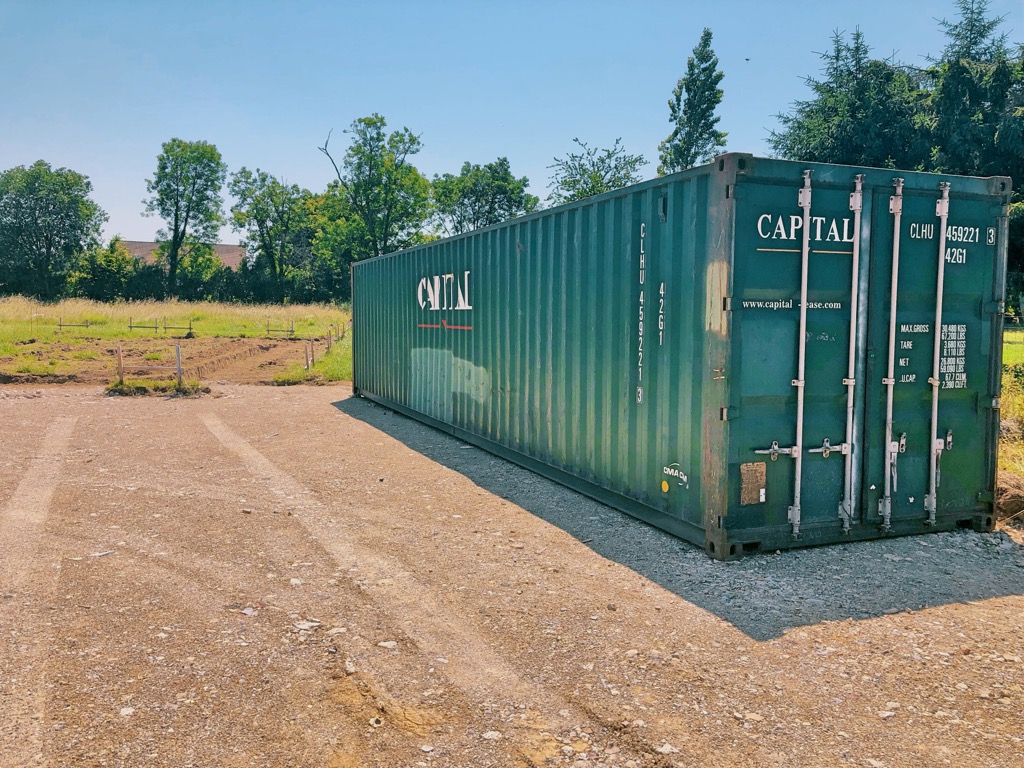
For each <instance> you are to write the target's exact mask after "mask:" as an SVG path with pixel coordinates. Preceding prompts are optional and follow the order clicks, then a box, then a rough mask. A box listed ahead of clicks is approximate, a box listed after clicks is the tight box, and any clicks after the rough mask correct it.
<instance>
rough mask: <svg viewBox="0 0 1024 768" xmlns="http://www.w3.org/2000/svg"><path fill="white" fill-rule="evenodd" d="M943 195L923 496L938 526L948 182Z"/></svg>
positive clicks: (938, 207)
mask: <svg viewBox="0 0 1024 768" xmlns="http://www.w3.org/2000/svg"><path fill="white" fill-rule="evenodd" d="M939 189H940V190H941V192H942V197H940V198H939V199H938V200H936V201H935V215H936V216H938V217H939V271H938V275H937V277H936V278H935V329H934V347H933V349H932V375H931V377H929V379H928V383H929V384H931V385H932V435H931V438H932V439H931V442H929V445H931V446H932V450H931V452H930V455H929V457H928V494H927V495H926V496H925V497H924V509H925V512H927V513H928V519H927V520H925V525H935V511H936V509H937V508H938V503H937V496H938V489H939V459H941V458H942V451H943V449H944V448H945V446H946V441H945V440H943V439H942V438H940V437H939V385H940V383H939V363H940V362H941V359H942V283H943V278H944V277H945V274H946V222H947V221H948V220H949V182H948V181H943V182H941V183H940V184H939Z"/></svg>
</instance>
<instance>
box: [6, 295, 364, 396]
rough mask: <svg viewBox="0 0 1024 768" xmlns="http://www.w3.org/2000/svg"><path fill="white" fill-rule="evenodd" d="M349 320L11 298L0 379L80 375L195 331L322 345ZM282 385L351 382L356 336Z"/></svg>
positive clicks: (181, 305)
mask: <svg viewBox="0 0 1024 768" xmlns="http://www.w3.org/2000/svg"><path fill="white" fill-rule="evenodd" d="M350 319H351V313H350V311H349V309H348V307H337V306H333V305H324V304H304V305H288V306H280V305H243V304H216V303H211V302H200V303H190V302H181V301H161V302H156V301H148V302H132V303H121V304H101V303H98V302H94V301H87V300H84V299H69V300H65V301H62V302H59V303H57V304H42V303H39V302H36V301H32V300H31V299H25V298H22V297H7V298H3V299H0V373H11V374H28V375H35V376H53V375H74V374H75V372H76V370H77V369H79V368H80V367H81V365H82V364H84V363H86V362H88V361H91V360H95V359H97V358H98V357H99V356H100V355H101V354H103V353H104V350H102V349H101V348H102V347H103V346H104V345H106V346H109V345H110V344H116V343H118V342H122V341H126V340H132V339H147V338H169V337H182V336H184V335H185V334H187V333H188V328H189V327H191V328H192V334H193V335H194V336H195V337H199V338H207V339H209V338H222V339H235V338H253V339H258V338H268V337H269V338H298V339H303V338H321V339H322V338H325V337H326V336H327V334H328V333H329V332H330V331H331V329H332V328H333V329H335V331H337V330H338V329H344V328H345V327H346V326H347V325H348V324H349V321H350ZM190 323H191V326H190ZM136 326H148V328H147V327H141V328H140V327H136ZM165 326H167V330H166V331H165V330H164V327H165ZM154 327H155V328H156V330H154ZM268 329H269V330H268ZM292 331H293V332H292ZM162 358H164V355H162V354H161V353H159V352H152V353H150V354H148V355H147V360H150V361H157V362H159V361H160V360H161V359H162ZM276 378H277V379H278V380H279V381H280V383H285V384H287V383H299V382H302V381H344V380H351V378H352V346H351V334H349V335H348V338H347V340H343V343H341V344H335V345H334V347H333V348H332V350H331V352H329V353H328V354H326V355H324V356H322V357H321V358H319V359H318V360H317V361H316V363H315V365H314V366H313V369H312V370H310V371H307V370H306V369H305V368H304V367H303V366H301V365H299V366H293V367H292V368H290V369H289V370H287V371H284V372H282V373H281V374H279V375H278V376H277V377H276Z"/></svg>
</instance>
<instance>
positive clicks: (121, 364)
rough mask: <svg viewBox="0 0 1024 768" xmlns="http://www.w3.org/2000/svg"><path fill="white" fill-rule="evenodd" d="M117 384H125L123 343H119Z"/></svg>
mask: <svg viewBox="0 0 1024 768" xmlns="http://www.w3.org/2000/svg"><path fill="white" fill-rule="evenodd" d="M117 384H118V386H121V387H123V386H124V359H123V358H122V357H121V345H120V344H118V345H117Z"/></svg>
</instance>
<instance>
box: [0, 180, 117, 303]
mask: <svg viewBox="0 0 1024 768" xmlns="http://www.w3.org/2000/svg"><path fill="white" fill-rule="evenodd" d="M90 194H92V183H91V182H90V181H89V177H88V176H83V175H82V174H80V173H77V172H75V171H72V170H69V169H67V168H58V169H56V170H54V169H53V168H51V167H50V164H49V163H47V162H44V161H42V160H39V161H37V162H35V163H34V164H33V165H31V166H29V167H25V166H23V165H19V166H18V167H16V168H11V169H10V170H7V171H4V172H3V173H0V292H3V293H24V294H27V295H30V296H35V297H37V298H40V299H54V298H57V297H59V296H60V295H62V294H63V292H64V290H65V283H66V280H67V276H68V274H69V273H70V272H71V270H72V268H73V267H74V266H75V263H76V261H77V259H78V256H79V254H81V252H82V251H84V250H86V249H87V248H90V247H91V246H93V245H95V243H96V242H97V241H98V240H99V234H100V227H101V226H102V225H103V222H104V221H106V220H107V215H106V213H104V212H103V209H102V208H100V207H99V206H98V205H97V204H96V203H95V202H93V201H92V199H91V198H90V197H89V195H90Z"/></svg>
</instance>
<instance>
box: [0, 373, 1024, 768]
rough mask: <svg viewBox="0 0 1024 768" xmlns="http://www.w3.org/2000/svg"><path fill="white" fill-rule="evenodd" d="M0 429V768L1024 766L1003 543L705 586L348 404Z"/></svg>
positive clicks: (19, 412)
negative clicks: (86, 767)
mask: <svg viewBox="0 0 1024 768" xmlns="http://www.w3.org/2000/svg"><path fill="white" fill-rule="evenodd" d="M0 424H2V426H3V431H2V432H0V449H2V450H0V765H2V766H4V768H7V767H11V768H13V767H14V766H18V767H20V766H53V767H56V766H76V767H78V766H124V767H126V768H127V767H129V766H131V767H132V768H136V767H140V766H175V767H176V768H184V767H186V766H195V767H196V768H199V767H200V766H202V767H203V768H206V767H208V766H239V767H241V766H246V767H250V766H268V767H274V768H277V767H278V766H281V767H285V766H287V767H288V768H304V767H306V766H309V767H310V768H313V767H314V766H316V767H323V766H329V767H330V768H350V767H352V768H354V767H356V766H360V767H362V766H365V767H367V768H368V767H370V766H387V767H389V768H390V767H397V766H467V768H468V767H473V768H475V767H477V766H541V765H577V766H601V765H603V766H624V767H625V766H634V767H636V766H644V767H647V768H649V767H653V766H664V767H667V766H871V767H872V768H879V766H885V767H886V768H888V767H889V766H908V767H909V766H941V765H952V766H958V767H962V766H993V767H999V768H1007V767H1008V766H1015V765H1021V764H1024V716H1022V709H1024V555H1022V553H1021V547H1019V546H1017V545H1016V544H1013V543H1012V542H1010V541H1009V540H1007V539H1004V538H998V537H993V536H983V535H979V534H973V533H967V532H965V533H963V534H955V535H950V536H946V537H922V538H920V539H918V540H914V541H912V542H910V541H902V542H896V543H893V542H880V543H875V544H863V545H856V546H848V547H839V548H832V549H822V550H814V551H813V552H803V553H787V554H783V555H778V556H772V555H765V556H759V557H755V558H751V559H749V560H747V561H742V562H740V563H735V564H722V563H714V562H712V561H710V560H708V559H706V558H705V557H704V555H703V553H701V552H700V551H699V550H696V549H695V548H693V547H690V546H689V545H686V544H683V543H682V542H678V541H676V540H673V539H671V537H668V536H665V535H663V534H661V533H660V532H657V531H654V530H652V529H650V528H647V527H646V526H643V525H642V524H640V523H636V522H633V521H631V520H629V519H628V518H625V517H623V516H621V515H619V514H618V513H614V512H611V511H609V510H607V509H605V508H604V507H601V506H600V505H598V504H595V503H593V502H590V501H588V500H586V499H582V498H581V497H579V496H577V495H575V494H573V493H571V492H569V491H567V490H565V489H562V488H559V487H557V486H554V485H552V484H550V483H548V482H546V481H544V480H542V479H540V478H538V477H536V476H535V475H532V474H530V473H528V472H526V471H524V470H520V469H518V468H516V467H513V466H511V465H509V464H507V463H505V462H503V461H500V460H498V459H496V458H493V457H490V456H488V455H487V454H484V453H482V452H480V451H478V450H477V449H475V448H471V447H468V446H465V445H462V444H460V443H459V442H457V441H455V440H452V439H449V438H447V437H445V436H443V435H441V434H439V433H436V432H434V431H432V430H430V429H428V428H426V427H423V426H420V425H418V424H415V423H413V422H410V421H408V420H407V419H404V418H403V417H401V416H398V415H394V414H390V413H388V412H386V411H384V410H383V409H381V408H378V407H375V406H373V405H371V404H369V403H366V402H364V401H361V400H354V399H351V398H350V397H349V390H348V388H347V387H332V388H326V387H325V388H305V387H303V388H289V389H281V388H265V387H246V386H214V387H213V394H212V395H208V396H205V397H201V398H198V399H163V398H108V397H104V396H102V394H101V393H100V391H99V390H98V389H96V388H77V387H76V388H46V389H43V390H38V391H37V390H33V389H25V388H17V387H8V388H0ZM929 540H930V541H929ZM830 553H831V554H830ZM960 553H963V556H962V557H961V556H960ZM980 568H983V569H984V573H979V569H980ZM923 580H928V584H929V586H928V589H927V590H926V591H925V592H921V591H920V590H921V582H922V581H923ZM894 585H895V586H894ZM936 596H939V597H940V598H941V599H936ZM922 606H923V607H922Z"/></svg>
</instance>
